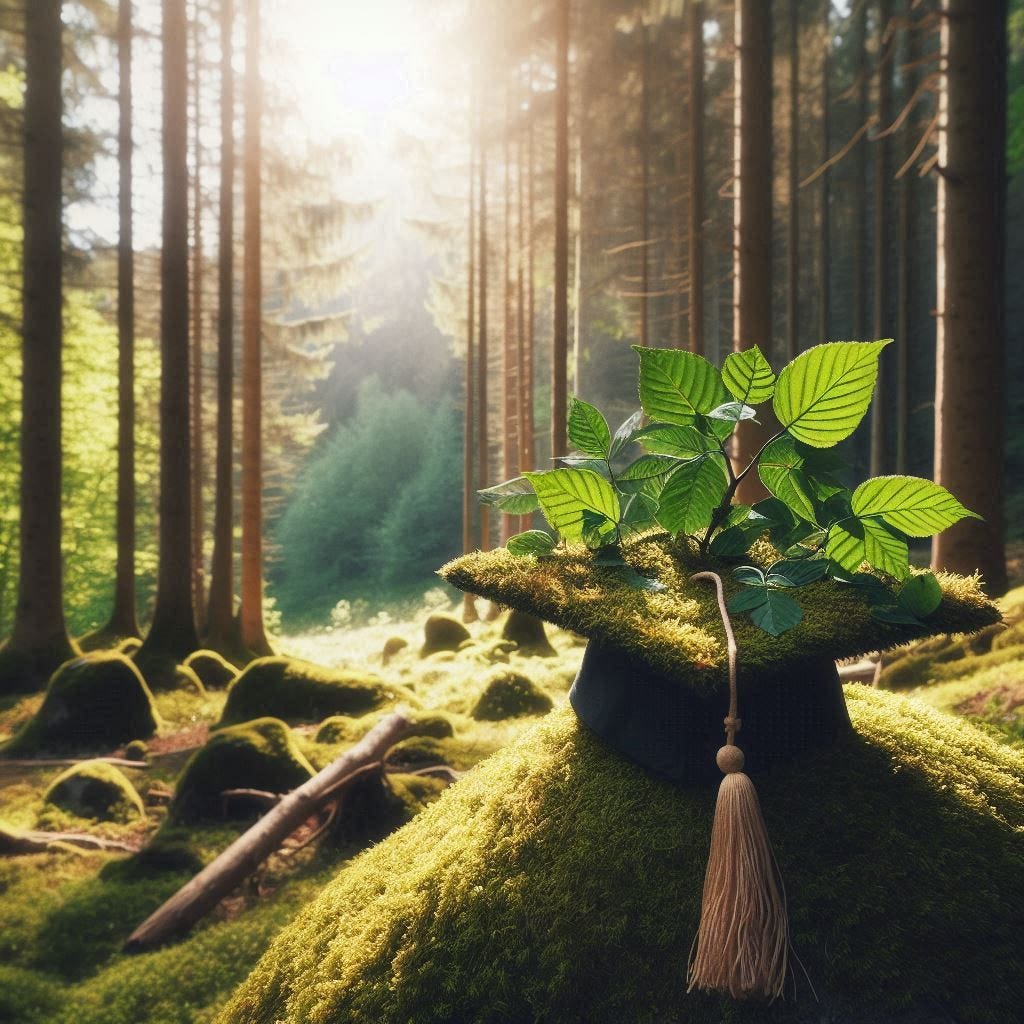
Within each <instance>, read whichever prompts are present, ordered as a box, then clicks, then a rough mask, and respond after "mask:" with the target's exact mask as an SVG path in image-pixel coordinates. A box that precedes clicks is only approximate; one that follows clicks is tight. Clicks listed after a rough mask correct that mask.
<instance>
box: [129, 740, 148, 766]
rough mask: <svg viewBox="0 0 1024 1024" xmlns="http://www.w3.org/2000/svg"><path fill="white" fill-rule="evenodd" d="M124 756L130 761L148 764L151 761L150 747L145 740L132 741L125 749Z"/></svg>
mask: <svg viewBox="0 0 1024 1024" xmlns="http://www.w3.org/2000/svg"><path fill="white" fill-rule="evenodd" d="M124 756H125V758H126V759H127V760H129V761H141V762H146V761H148V760H149V747H148V746H146V744H145V742H144V741H143V740H132V741H131V743H129V744H128V745H127V746H126V747H125V748H124Z"/></svg>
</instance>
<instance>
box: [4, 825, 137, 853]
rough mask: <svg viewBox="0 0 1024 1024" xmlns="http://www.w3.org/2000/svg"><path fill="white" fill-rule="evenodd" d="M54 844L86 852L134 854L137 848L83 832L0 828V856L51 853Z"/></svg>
mask: <svg viewBox="0 0 1024 1024" xmlns="http://www.w3.org/2000/svg"><path fill="white" fill-rule="evenodd" d="M54 843H66V844H68V845H71V846H81V847H84V848H85V849H88V850H118V851H121V852H124V853H136V852H138V847H136V846H132V845H130V844H129V843H122V842H119V841H118V840H116V839H102V838H100V836H92V835H89V834H88V833H85V832H37V831H29V832H12V831H9V830H7V829H5V828H0V856H7V857H10V856H16V855H17V854H22V853H52V852H53V845H54Z"/></svg>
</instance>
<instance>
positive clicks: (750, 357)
mask: <svg viewBox="0 0 1024 1024" xmlns="http://www.w3.org/2000/svg"><path fill="white" fill-rule="evenodd" d="M722 382H723V383H724V384H725V386H726V387H727V388H728V389H729V392H730V394H731V395H732V396H733V398H735V399H736V400H737V401H739V402H745V403H747V404H749V405H760V404H761V403H762V402H767V401H768V399H769V398H771V397H772V395H773V394H774V393H775V374H774V372H773V371H772V368H771V366H770V365H769V363H768V360H767V359H765V357H764V356H763V355H762V354H761V350H760V349H759V348H758V347H757V346H756V345H751V346H750V348H745V349H744V350H743V351H742V352H730V353H729V354H728V355H727V356H726V357H725V362H724V363H723V364H722Z"/></svg>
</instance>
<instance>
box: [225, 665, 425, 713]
mask: <svg viewBox="0 0 1024 1024" xmlns="http://www.w3.org/2000/svg"><path fill="white" fill-rule="evenodd" d="M399 696H403V697H406V696H408V694H407V693H406V692H405V691H403V690H402V688H401V687H397V686H392V685H390V684H389V683H386V682H385V681H384V680H382V679H380V678H378V677H377V676H374V675H370V674H369V673H366V672H347V671H341V670H332V669H326V668H321V667H320V666H319V665H311V664H310V663H309V662H305V661H297V660H294V659H292V658H278V657H271V658H258V659H257V660H256V661H254V662H252V663H251V664H250V665H249V666H248V667H247V668H246V669H245V671H244V672H243V673H242V674H241V675H240V676H239V677H238V678H237V679H236V680H235V681H234V682H233V683H232V684H231V686H230V688H229V689H228V699H227V703H226V704H225V705H224V714H223V716H222V718H221V723H222V724H224V725H228V724H231V723H233V722H245V721H248V720H249V719H252V718H259V717H261V716H263V715H272V716H273V717H275V718H280V719H283V720H284V721H286V722H293V723H295V722H319V721H321V720H322V719H324V718H326V717H327V716H328V715H337V714H362V713H364V712H367V711H372V710H373V709H374V708H379V707H380V706H381V705H383V704H386V703H388V702H389V701H392V700H395V699H396V698H398V697H399Z"/></svg>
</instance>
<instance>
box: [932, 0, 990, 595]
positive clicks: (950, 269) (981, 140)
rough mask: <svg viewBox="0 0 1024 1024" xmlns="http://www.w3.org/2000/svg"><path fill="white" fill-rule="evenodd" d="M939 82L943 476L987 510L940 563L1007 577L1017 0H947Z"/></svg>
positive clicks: (944, 541)
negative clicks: (1008, 160)
mask: <svg viewBox="0 0 1024 1024" xmlns="http://www.w3.org/2000/svg"><path fill="white" fill-rule="evenodd" d="M942 15H943V17H942V23H941V43H940V48H941V57H942V67H943V68H944V73H943V78H942V85H941V88H940V93H939V164H938V166H939V172H940V173H939V182H938V196H937V211H938V259H937V264H936V278H937V292H938V311H939V316H938V324H937V342H938V365H937V373H936V382H935V479H936V480H937V482H938V483H940V484H942V485H943V486H944V487H948V488H949V489H950V490H951V491H952V492H953V493H954V494H955V495H956V496H957V498H959V499H960V500H961V501H962V502H963V503H964V504H965V505H966V506H967V507H968V508H970V509H972V510H974V511H975V512H977V513H978V514H979V515H981V516H984V521H982V522H979V521H977V520H970V519H968V520H964V521H963V522H961V523H958V524H957V525H956V526H954V527H952V528H951V529H950V530H947V531H946V532H945V533H941V534H939V535H938V537H936V538H935V540H934V542H933V544H932V564H933V566H935V567H936V568H940V567H941V568H945V569H949V570H952V571H954V572H968V573H969V572H974V571H975V570H980V571H981V573H982V575H983V577H984V579H985V582H986V586H987V589H988V590H989V592H990V593H992V594H1000V593H1002V592H1003V591H1005V589H1006V562H1005V553H1004V519H1003V451H1004V443H1005V442H1004V438H1005V411H1004V406H1005V390H1004V387H1005V385H1004V381H1005V376H1006V321H1005V309H1006V306H1005V299H1006V296H1005V278H1004V274H1005V267H1006V263H1005V251H1006V237H1005V229H1006V221H1005V209H1006V171H1005V163H1004V160H1005V158H1004V152H1005V142H1006V118H1005V113H1006V0H989V2H987V3H983V4H979V3H975V2H972V0H943V2H942Z"/></svg>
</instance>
